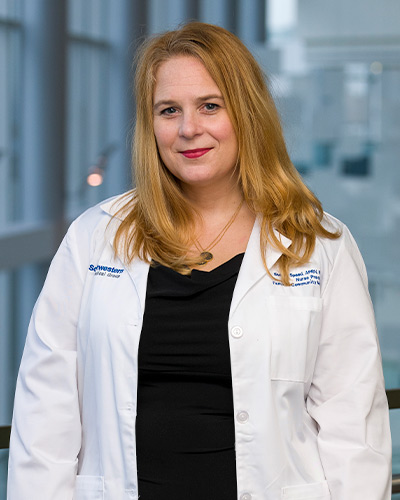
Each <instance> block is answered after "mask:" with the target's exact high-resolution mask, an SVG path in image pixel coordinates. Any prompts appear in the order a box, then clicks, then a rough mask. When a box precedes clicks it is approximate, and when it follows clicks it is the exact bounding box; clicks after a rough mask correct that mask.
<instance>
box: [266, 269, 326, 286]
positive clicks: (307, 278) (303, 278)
mask: <svg viewBox="0 0 400 500" xmlns="http://www.w3.org/2000/svg"><path fill="white" fill-rule="evenodd" d="M274 276H276V277H277V278H280V277H281V274H280V273H274ZM289 276H290V277H291V279H292V284H291V285H290V286H304V285H316V286H320V285H321V282H320V276H321V271H320V270H319V269H306V270H304V271H299V272H297V273H289ZM273 284H274V285H282V283H281V282H280V281H273Z"/></svg>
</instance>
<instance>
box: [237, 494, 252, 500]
mask: <svg viewBox="0 0 400 500" xmlns="http://www.w3.org/2000/svg"><path fill="white" fill-rule="evenodd" d="M240 500H251V495H250V493H243V495H240Z"/></svg>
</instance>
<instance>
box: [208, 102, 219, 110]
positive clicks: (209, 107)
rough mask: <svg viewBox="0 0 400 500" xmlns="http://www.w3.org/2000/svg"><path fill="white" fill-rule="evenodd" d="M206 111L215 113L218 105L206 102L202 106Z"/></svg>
mask: <svg viewBox="0 0 400 500" xmlns="http://www.w3.org/2000/svg"><path fill="white" fill-rule="evenodd" d="M204 107H205V109H206V111H215V110H216V109H217V108H218V107H219V106H218V104H214V103H212V102H208V103H207V104H205V105H204Z"/></svg>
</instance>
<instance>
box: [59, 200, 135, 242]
mask: <svg viewBox="0 0 400 500" xmlns="http://www.w3.org/2000/svg"><path fill="white" fill-rule="evenodd" d="M132 197H133V191H128V192H126V193H123V194H120V195H117V196H113V197H111V198H107V199H106V200H103V201H101V202H100V203H97V204H96V205H94V206H92V207H90V208H88V209H87V210H85V211H84V212H83V213H82V214H81V215H79V216H78V217H77V218H76V219H75V220H74V221H73V222H72V223H71V225H70V226H69V229H68V231H67V235H66V240H67V241H69V242H70V243H71V244H72V243H74V244H75V245H76V246H78V247H79V248H80V250H81V251H84V249H85V248H86V247H87V248H88V249H93V247H95V246H98V244H99V242H100V243H103V242H105V241H106V240H109V239H111V238H112V237H113V235H114V234H115V232H116V230H117V227H118V226H119V224H120V222H121V220H122V215H121V213H120V210H121V209H122V208H123V207H124V206H125V205H126V204H127V203H128V202H129V201H130V200H132Z"/></svg>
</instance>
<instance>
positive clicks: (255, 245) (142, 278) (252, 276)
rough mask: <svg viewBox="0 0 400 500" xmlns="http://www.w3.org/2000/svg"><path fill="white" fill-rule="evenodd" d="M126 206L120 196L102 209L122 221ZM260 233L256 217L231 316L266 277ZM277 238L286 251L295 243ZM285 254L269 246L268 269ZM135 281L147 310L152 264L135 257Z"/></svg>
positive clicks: (142, 303) (132, 275) (132, 274)
mask: <svg viewBox="0 0 400 500" xmlns="http://www.w3.org/2000/svg"><path fill="white" fill-rule="evenodd" d="M126 202H127V198H126V197H125V196H118V197H114V198H111V199H110V200H107V201H105V202H104V203H103V204H102V205H101V208H102V209H103V210H104V211H105V212H106V213H108V214H109V215H111V216H113V217H116V218H117V219H121V217H119V216H118V215H117V213H118V210H119V209H120V208H122V207H123V206H124V204H125V203H126ZM260 233H261V217H257V218H256V220H255V222H254V226H253V229H252V232H251V234H250V238H249V242H248V244H247V248H246V253H245V255H244V258H243V261H242V265H241V268H240V272H239V275H238V279H237V282H236V286H235V290H234V293H233V297H232V304H231V314H232V313H233V312H234V311H235V309H236V307H237V306H238V305H239V302H240V301H241V300H242V298H243V297H244V296H245V295H246V293H247V291H248V290H249V289H250V288H251V287H252V286H254V285H255V283H256V282H257V281H259V280H260V279H261V278H262V277H264V276H265V275H266V273H267V270H266V269H265V267H264V263H263V260H262V257H261V252H260ZM274 233H275V236H276V237H277V238H278V239H279V240H280V241H281V243H282V244H283V245H284V247H285V248H288V247H289V245H290V244H291V243H292V242H291V240H290V239H289V238H287V237H286V236H284V235H283V234H281V233H279V232H278V231H277V230H274ZM110 243H111V245H112V244H113V237H112V238H111V239H110ZM281 255H282V252H281V251H280V250H278V249H276V248H274V247H273V246H271V245H268V246H267V251H266V263H267V266H268V269H271V268H272V266H273V265H274V264H275V263H276V261H277V260H278V259H279V257H280V256H281ZM127 271H128V273H129V275H130V276H131V278H132V281H133V282H134V284H135V288H136V291H137V293H138V295H139V299H140V304H141V306H142V308H143V310H144V302H145V298H146V286H147V274H148V272H149V264H148V263H146V262H143V261H142V260H141V259H140V258H138V257H136V258H135V259H134V260H133V262H132V264H131V266H129V268H128V269H127Z"/></svg>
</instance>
